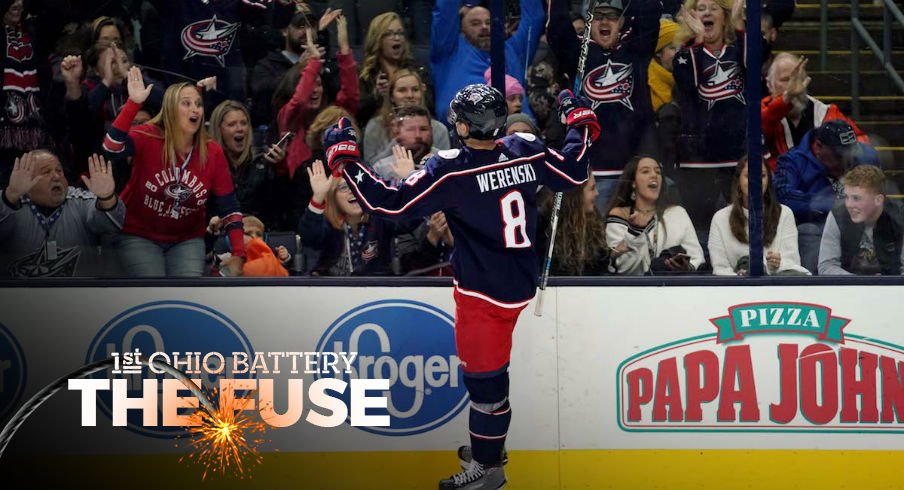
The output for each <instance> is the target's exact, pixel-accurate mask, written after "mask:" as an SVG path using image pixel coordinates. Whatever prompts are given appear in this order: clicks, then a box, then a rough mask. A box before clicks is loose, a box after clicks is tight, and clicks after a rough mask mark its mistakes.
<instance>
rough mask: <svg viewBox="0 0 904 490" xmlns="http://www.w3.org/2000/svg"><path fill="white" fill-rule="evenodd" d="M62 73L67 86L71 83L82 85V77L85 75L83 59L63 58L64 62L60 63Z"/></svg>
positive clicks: (75, 57)
mask: <svg viewBox="0 0 904 490" xmlns="http://www.w3.org/2000/svg"><path fill="white" fill-rule="evenodd" d="M60 71H61V72H62V74H63V81H64V82H65V83H66V84H67V85H68V84H70V83H73V84H78V83H80V82H81V81H82V75H84V73H85V67H84V65H83V64H82V57H81V56H71V55H70V56H67V57H65V58H63V62H62V63H60Z"/></svg>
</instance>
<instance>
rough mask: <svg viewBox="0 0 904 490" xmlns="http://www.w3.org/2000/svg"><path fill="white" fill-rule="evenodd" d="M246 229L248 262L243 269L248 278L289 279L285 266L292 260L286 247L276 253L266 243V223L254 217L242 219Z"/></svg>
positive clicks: (278, 248) (281, 247)
mask: <svg viewBox="0 0 904 490" xmlns="http://www.w3.org/2000/svg"><path fill="white" fill-rule="evenodd" d="M242 223H243V224H244V227H245V251H246V253H247V257H248V260H247V261H246V262H245V265H244V267H242V275H244V276H246V277H287V276H288V275H289V271H287V270H286V268H285V264H286V263H287V262H289V260H291V259H292V257H291V256H289V251H288V250H287V249H286V247H284V246H282V245H280V246H279V247H277V248H276V253H275V254H274V253H273V252H274V251H273V250H272V249H271V248H270V245H267V242H265V241H264V232H265V231H266V228H265V227H264V223H263V222H262V221H261V220H259V219H257V218H256V217H254V216H245V217H244V218H242Z"/></svg>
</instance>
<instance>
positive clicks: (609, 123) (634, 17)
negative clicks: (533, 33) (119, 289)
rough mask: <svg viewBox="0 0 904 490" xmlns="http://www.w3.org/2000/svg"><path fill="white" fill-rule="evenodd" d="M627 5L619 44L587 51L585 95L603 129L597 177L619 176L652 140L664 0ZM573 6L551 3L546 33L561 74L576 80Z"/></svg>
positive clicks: (594, 154)
mask: <svg viewBox="0 0 904 490" xmlns="http://www.w3.org/2000/svg"><path fill="white" fill-rule="evenodd" d="M626 3H627V5H628V7H627V9H626V10H625V23H624V26H623V27H622V33H621V38H620V40H619V42H618V43H617V44H616V45H615V46H613V47H612V48H611V49H603V48H602V47H600V46H599V45H598V44H596V43H594V42H593V41H589V45H588V47H587V60H586V63H585V65H584V79H583V84H582V86H581V90H580V91H581V95H583V96H585V97H587V98H588V99H590V101H591V102H592V103H593V111H594V112H595V113H596V117H597V120H598V121H599V123H600V128H601V130H602V131H601V133H600V138H599V142H598V143H597V144H596V145H594V146H593V147H592V148H591V149H590V165H591V166H592V167H593V174H594V175H596V176H617V175H620V174H621V171H622V169H623V168H624V167H625V164H627V163H628V160H630V159H631V158H632V157H633V156H634V155H636V154H638V153H639V152H640V149H641V148H640V147H641V143H642V140H643V139H644V137H645V136H646V137H647V138H648V140H652V139H653V138H652V131H653V106H652V102H651V100H650V86H649V83H648V74H647V73H648V69H649V66H650V60H651V59H652V58H653V54H654V53H655V51H656V41H657V40H658V38H659V18H660V17H661V15H662V4H661V2H660V1H659V0H633V1H631V2H626ZM569 4H570V2H568V1H567V0H550V2H549V9H550V11H549V22H548V24H547V26H546V32H547V39H548V40H549V45H550V47H551V48H552V50H553V52H554V53H555V54H556V58H557V59H558V60H559V62H560V64H561V65H560V71H561V72H562V73H565V74H568V75H569V76H571V77H572V78H571V79H572V80H574V75H575V72H576V71H577V67H578V56H580V52H581V40H580V39H579V38H578V37H577V34H576V33H575V31H574V27H572V25H571V18H570V17H569V15H570V14H569ZM588 28H589V27H588ZM568 88H571V87H568ZM643 151H645V152H651V151H652V149H651V148H644V149H643Z"/></svg>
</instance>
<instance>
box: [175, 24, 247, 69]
mask: <svg viewBox="0 0 904 490" xmlns="http://www.w3.org/2000/svg"><path fill="white" fill-rule="evenodd" d="M238 30H239V25H238V24H237V23H236V24H230V23H228V22H226V21H222V20H219V19H217V16H216V15H214V16H213V18H211V19H204V20H201V21H198V22H195V23H193V24H189V25H187V26H185V28H184V29H182V46H184V47H185V57H184V58H182V59H184V60H187V59H189V58H193V57H195V56H209V57H211V58H215V59H216V60H217V61H218V62H219V63H220V66H226V62H225V60H224V57H225V56H226V55H227V54H228V53H229V50H230V49H232V42H233V41H234V40H235V36H236V33H238Z"/></svg>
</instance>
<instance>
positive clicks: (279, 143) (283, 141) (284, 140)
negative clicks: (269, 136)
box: [276, 131, 295, 148]
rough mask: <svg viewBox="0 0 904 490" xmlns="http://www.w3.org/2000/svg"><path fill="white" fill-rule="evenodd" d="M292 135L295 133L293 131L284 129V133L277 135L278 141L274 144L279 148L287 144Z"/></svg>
mask: <svg viewBox="0 0 904 490" xmlns="http://www.w3.org/2000/svg"><path fill="white" fill-rule="evenodd" d="M293 137H295V133H293V132H291V131H286V132H285V133H283V135H282V136H280V137H279V141H277V142H276V146H278V147H280V148H285V147H286V145H288V144H289V141H291V140H292V138H293Z"/></svg>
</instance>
